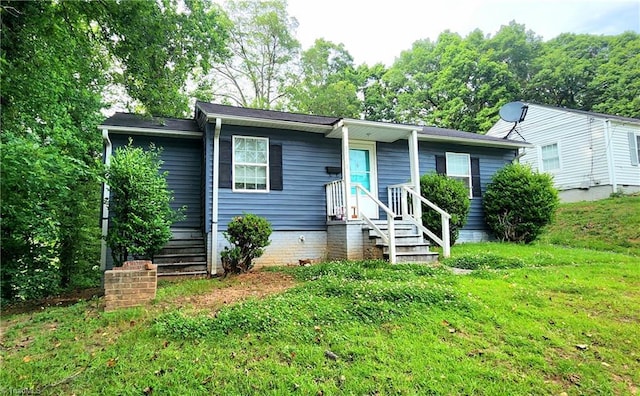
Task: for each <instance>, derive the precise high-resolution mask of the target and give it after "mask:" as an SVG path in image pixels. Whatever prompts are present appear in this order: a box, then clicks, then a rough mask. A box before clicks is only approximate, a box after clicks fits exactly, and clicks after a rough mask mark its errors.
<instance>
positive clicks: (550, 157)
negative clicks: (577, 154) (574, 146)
mask: <svg viewBox="0 0 640 396" xmlns="http://www.w3.org/2000/svg"><path fill="white" fill-rule="evenodd" d="M540 151H541V154H542V170H543V171H550V170H554V169H560V154H559V152H558V144H557V143H554V144H548V145H546V146H542V148H541V149H540Z"/></svg>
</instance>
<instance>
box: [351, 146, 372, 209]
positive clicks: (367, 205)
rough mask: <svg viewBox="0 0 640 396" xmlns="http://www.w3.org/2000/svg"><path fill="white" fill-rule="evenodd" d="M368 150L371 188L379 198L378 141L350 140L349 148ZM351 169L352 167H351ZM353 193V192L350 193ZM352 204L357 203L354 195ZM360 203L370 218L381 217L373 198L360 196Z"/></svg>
mask: <svg viewBox="0 0 640 396" xmlns="http://www.w3.org/2000/svg"><path fill="white" fill-rule="evenodd" d="M351 149H356V150H368V152H369V166H370V168H371V169H370V170H369V171H370V184H371V186H370V187H371V190H370V193H371V195H373V196H374V197H376V199H377V198H378V156H377V153H376V142H375V141H366V140H350V141H349V150H351ZM349 170H350V171H351V169H349ZM349 173H351V172H349ZM348 177H349V180H351V174H349V175H348ZM349 194H351V193H349ZM350 201H351V204H352V205H355V203H356V198H355V196H352V198H351V200H350ZM360 205H362V208H361V210H362V211H363V212H364V213H365V214H366V215H367V217H369V218H370V219H377V218H378V217H379V211H378V205H376V204H375V203H374V202H372V201H371V199H370V198H369V197H367V196H360Z"/></svg>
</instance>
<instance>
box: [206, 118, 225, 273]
mask: <svg viewBox="0 0 640 396" xmlns="http://www.w3.org/2000/svg"><path fill="white" fill-rule="evenodd" d="M221 129H222V119H221V118H219V117H218V118H216V127H215V129H214V131H213V163H212V167H213V176H212V178H213V180H212V181H211V193H212V194H213V197H212V203H211V235H210V236H209V240H210V243H211V258H210V260H208V266H207V272H208V273H209V275H211V274H212V272H213V267H214V265H215V266H216V273H217V263H218V201H219V191H218V183H219V180H218V178H219V174H220V169H219V166H218V165H219V164H218V163H219V162H220V130H221Z"/></svg>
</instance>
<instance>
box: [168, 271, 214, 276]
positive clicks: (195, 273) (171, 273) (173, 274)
mask: <svg viewBox="0 0 640 396" xmlns="http://www.w3.org/2000/svg"><path fill="white" fill-rule="evenodd" d="M193 275H207V270H204V271H191V272H158V276H193Z"/></svg>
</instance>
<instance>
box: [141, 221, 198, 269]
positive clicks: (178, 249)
mask: <svg viewBox="0 0 640 396" xmlns="http://www.w3.org/2000/svg"><path fill="white" fill-rule="evenodd" d="M153 263H154V264H156V265H157V266H158V276H184V275H207V247H206V244H205V241H204V237H203V235H202V231H200V230H173V237H172V238H171V240H170V241H169V243H167V244H166V245H165V246H164V247H163V248H162V250H161V251H160V253H158V254H156V255H155V256H154V257H153Z"/></svg>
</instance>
